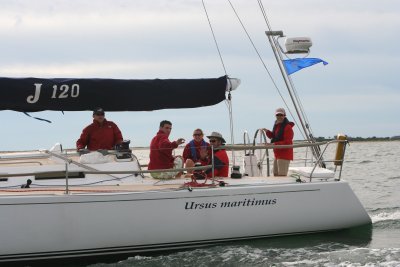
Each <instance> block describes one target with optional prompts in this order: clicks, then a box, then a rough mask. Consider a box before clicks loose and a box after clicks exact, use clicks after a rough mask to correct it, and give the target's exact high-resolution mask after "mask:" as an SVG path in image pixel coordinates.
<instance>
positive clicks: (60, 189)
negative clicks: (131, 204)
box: [0, 177, 296, 197]
mask: <svg viewBox="0 0 400 267" xmlns="http://www.w3.org/2000/svg"><path fill="white" fill-rule="evenodd" d="M219 181H223V182H224V183H225V185H224V186H225V187H227V186H245V185H252V186H257V185H266V184H268V185H273V184H293V183H296V181H295V179H294V178H293V177H279V178H275V177H245V178H241V179H232V178H219V179H216V180H215V185H212V181H211V180H208V181H207V186H199V187H195V186H191V185H190V184H188V183H190V182H191V179H190V178H181V179H173V180H156V179H153V178H149V177H145V178H144V179H143V182H142V183H135V184H121V185H98V186H69V189H68V194H97V193H101V194H104V193H114V194H115V193H128V192H129V193H132V192H144V191H168V190H183V189H184V190H187V188H188V187H189V186H191V187H192V188H194V189H196V190H197V189H204V188H213V187H219V186H218V184H219ZM198 183H199V184H202V183H204V181H198ZM65 194H66V187H65V186H52V187H45V188H42V187H33V188H0V197H1V196H12V195H14V196H21V195H65Z"/></svg>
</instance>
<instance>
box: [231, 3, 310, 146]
mask: <svg viewBox="0 0 400 267" xmlns="http://www.w3.org/2000/svg"><path fill="white" fill-rule="evenodd" d="M228 2H229V4H230V5H231V7H232V10H233V12H234V13H235V15H236V18H237V19H238V21H239V23H240V25H241V26H242V28H243V30H244V32H245V33H246V35H247V38H248V39H249V41H250V43H251V45H252V46H253V48H254V50H255V52H256V54H257V56H258V58H259V59H260V61H261V63H262V65H263V66H264V69H265V70H266V71H267V73H268V76H269V78H270V79H271V81H272V83H273V85H274V87H275V89H276V91H277V92H278V94H279V96H280V97H281V99H282V101H283V103H284V104H285V106H286V108H287V109H288V111H289V113H290V115H291V116H292V118H293V120H294V122H295V125H296V127H297V128H298V129H299V132H300V134H301V135H302V136H303V138H304V139H305V136H304V134H303V132H302V131H301V130H300V128H299V123H298V122H297V120H296V117H295V116H293V114H292V112H291V110H290V108H289V105H288V103H287V102H286V100H285V98H284V97H283V95H282V93H281V91H280V90H279V88H278V85H277V84H276V82H275V79H274V78H273V77H272V74H271V72H270V71H269V69H268V67H267V65H266V64H265V62H264V60H263V59H262V57H261V55H260V53H259V51H258V49H257V47H256V46H255V44H254V42H253V40H252V38H251V37H250V34H249V33H248V31H247V29H246V27H245V26H244V24H243V22H242V20H241V19H240V17H239V14H238V13H237V11H236V9H235V7H234V6H233V4H232V3H231V1H230V0H228ZM264 13H265V11H264V12H263V14H264ZM264 18H265V20H266V22H267V25H268V27H270V25H269V21H268V19H267V18H266V16H264Z"/></svg>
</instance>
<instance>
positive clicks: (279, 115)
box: [275, 114, 285, 117]
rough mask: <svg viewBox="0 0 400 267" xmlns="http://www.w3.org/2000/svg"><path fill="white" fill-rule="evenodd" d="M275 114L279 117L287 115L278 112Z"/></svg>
mask: <svg viewBox="0 0 400 267" xmlns="http://www.w3.org/2000/svg"><path fill="white" fill-rule="evenodd" d="M275 116H277V117H283V116H285V115H283V114H276V115H275Z"/></svg>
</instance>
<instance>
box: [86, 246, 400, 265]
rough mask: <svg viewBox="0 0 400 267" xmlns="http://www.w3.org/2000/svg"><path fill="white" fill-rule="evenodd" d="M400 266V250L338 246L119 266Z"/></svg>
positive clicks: (234, 251) (201, 254) (223, 251)
mask: <svg viewBox="0 0 400 267" xmlns="http://www.w3.org/2000/svg"><path fill="white" fill-rule="evenodd" d="M232 263H236V264H232ZM399 264H400V248H384V249H375V248H354V247H352V246H346V245H345V246H343V245H342V244H335V243H327V244H323V245H321V246H317V247H304V248H296V249H287V248H268V249H265V248H255V247H254V246H251V245H247V246H218V247H214V248H212V249H196V250H194V251H182V252H178V253H174V254H169V255H160V256H155V257H152V256H146V257H144V256H136V257H132V258H129V259H127V260H126V261H121V262H119V266H159V265H162V266H271V265H273V266H374V265H379V266H399ZM99 266H100V265H99ZM101 266H104V267H106V266H108V265H101ZM110 266H111V265H110ZM93 267H98V265H93Z"/></svg>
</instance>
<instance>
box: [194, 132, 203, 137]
mask: <svg viewBox="0 0 400 267" xmlns="http://www.w3.org/2000/svg"><path fill="white" fill-rule="evenodd" d="M202 135H203V134H198V133H195V134H193V136H202Z"/></svg>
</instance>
